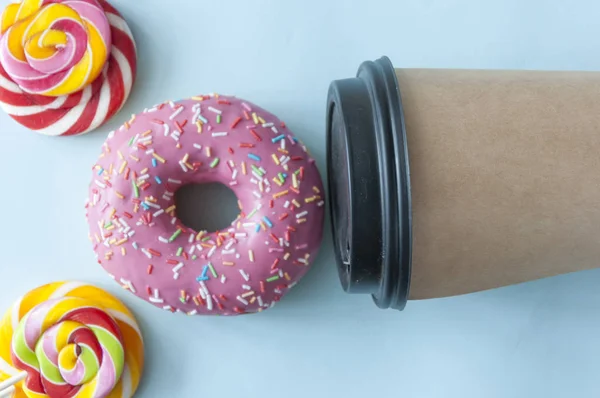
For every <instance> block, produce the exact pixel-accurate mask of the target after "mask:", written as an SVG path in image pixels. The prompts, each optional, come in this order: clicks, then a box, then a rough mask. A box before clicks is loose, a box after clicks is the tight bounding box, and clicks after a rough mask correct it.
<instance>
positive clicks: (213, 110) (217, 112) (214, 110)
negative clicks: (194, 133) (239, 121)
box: [208, 106, 223, 115]
mask: <svg viewBox="0 0 600 398" xmlns="http://www.w3.org/2000/svg"><path fill="white" fill-rule="evenodd" d="M208 110H209V111H211V112H214V113H216V114H217V115H220V114H221V113H223V112H221V111H220V110H218V109H215V108H213V107H212V106H209V107H208Z"/></svg>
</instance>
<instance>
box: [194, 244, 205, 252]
mask: <svg viewBox="0 0 600 398" xmlns="http://www.w3.org/2000/svg"><path fill="white" fill-rule="evenodd" d="M196 249H198V251H199V252H201V251H202V250H203V249H204V248H203V247H202V245H201V244H197V245H196Z"/></svg>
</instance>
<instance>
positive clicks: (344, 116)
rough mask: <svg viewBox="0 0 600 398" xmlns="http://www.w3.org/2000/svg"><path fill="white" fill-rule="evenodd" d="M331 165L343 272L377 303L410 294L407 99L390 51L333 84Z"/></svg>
mask: <svg viewBox="0 0 600 398" xmlns="http://www.w3.org/2000/svg"><path fill="white" fill-rule="evenodd" d="M327 102H328V103H327V154H328V156H327V169H328V177H329V192H330V199H331V200H330V202H329V203H330V208H331V222H332V227H333V237H334V248H335V252H336V258H337V265H338V269H339V275H340V279H341V281H342V286H343V287H344V290H346V292H348V293H365V294H371V295H372V296H373V300H374V301H375V303H376V304H377V306H379V307H380V308H394V309H397V310H402V309H404V307H405V305H406V301H407V300H408V292H409V286H410V270H411V255H412V220H411V198H410V176H409V175H410V173H409V163H408V148H407V143H406V130H405V126H404V114H403V112H402V101H401V97H400V91H399V86H398V82H397V80H396V74H395V72H394V67H393V66H392V63H391V62H390V60H389V59H388V58H387V57H383V58H381V59H378V60H377V61H374V62H371V61H369V62H365V63H363V64H362V65H361V66H360V68H359V70H358V74H357V77H355V78H351V79H344V80H337V81H334V82H333V83H332V84H331V87H330V89H329V98H328V101H327Z"/></svg>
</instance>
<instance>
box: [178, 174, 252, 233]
mask: <svg viewBox="0 0 600 398" xmlns="http://www.w3.org/2000/svg"><path fill="white" fill-rule="evenodd" d="M175 205H176V206H177V208H176V210H175V212H176V214H177V218H179V220H180V221H181V222H182V223H183V225H185V226H186V227H188V228H192V229H194V230H195V231H208V232H215V231H220V230H222V229H226V228H228V227H229V226H230V225H231V223H232V222H233V221H234V220H235V219H236V218H237V216H238V215H239V213H240V210H239V208H238V199H237V196H235V193H233V191H232V190H231V189H229V187H227V186H225V185H223V184H221V183H218V182H210V183H205V184H188V185H184V186H183V187H181V188H179V189H178V190H177V192H175Z"/></svg>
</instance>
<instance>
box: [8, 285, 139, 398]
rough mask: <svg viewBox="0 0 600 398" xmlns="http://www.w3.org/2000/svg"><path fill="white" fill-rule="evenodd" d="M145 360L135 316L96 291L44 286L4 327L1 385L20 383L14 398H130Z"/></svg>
mask: <svg viewBox="0 0 600 398" xmlns="http://www.w3.org/2000/svg"><path fill="white" fill-rule="evenodd" d="M143 361H144V353H143V342H142V337H141V333H140V331H139V327H138V325H137V322H136V320H135V318H134V317H133V315H132V314H131V313H130V312H129V310H128V309H127V308H126V307H125V306H124V305H123V304H122V303H121V302H119V301H118V300H117V299H116V298H114V297H113V296H111V295H110V294H108V293H107V292H105V291H103V290H101V289H99V288H96V287H94V286H90V285H86V284H83V283H78V282H60V283H53V284H49V285H46V286H42V287H40V288H37V289H35V290H33V291H31V292H29V293H27V294H26V295H25V296H24V297H23V298H21V299H20V300H19V301H18V302H17V303H16V304H15V305H14V306H13V308H12V309H11V311H9V312H8V313H7V314H6V315H5V317H4V318H3V319H2V321H0V385H1V384H2V383H1V382H2V381H3V380H8V379H13V380H15V381H18V382H17V384H16V385H15V386H14V387H13V390H12V396H13V397H29V398H42V397H51V398H64V397H79V398H88V397H90V398H92V397H93V398H104V397H109V398H120V397H125V398H130V397H131V396H133V394H134V393H135V391H136V389H137V387H138V384H139V381H140V377H141V373H142V368H143ZM21 374H22V375H23V376H22V377H20V376H19V375H21ZM23 378H24V380H22V381H19V380H20V379H23ZM5 391H6V390H5ZM0 395H2V391H0Z"/></svg>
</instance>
